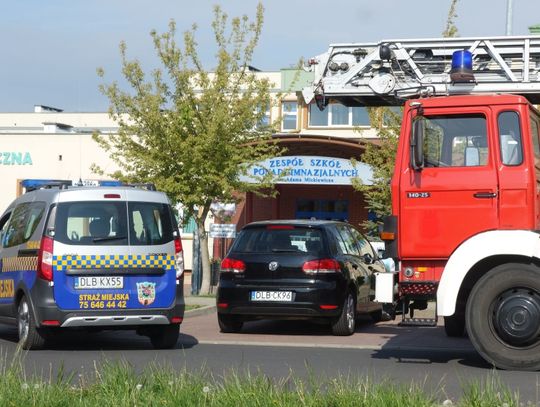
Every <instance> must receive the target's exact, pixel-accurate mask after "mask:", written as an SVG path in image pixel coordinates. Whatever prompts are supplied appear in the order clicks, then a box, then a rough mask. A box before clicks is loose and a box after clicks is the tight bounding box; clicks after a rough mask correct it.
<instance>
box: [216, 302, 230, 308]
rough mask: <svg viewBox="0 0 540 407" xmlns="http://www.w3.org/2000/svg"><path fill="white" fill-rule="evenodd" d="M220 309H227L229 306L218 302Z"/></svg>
mask: <svg viewBox="0 0 540 407" xmlns="http://www.w3.org/2000/svg"><path fill="white" fill-rule="evenodd" d="M217 306H218V308H227V307H228V306H229V304H228V303H226V302H218V305H217Z"/></svg>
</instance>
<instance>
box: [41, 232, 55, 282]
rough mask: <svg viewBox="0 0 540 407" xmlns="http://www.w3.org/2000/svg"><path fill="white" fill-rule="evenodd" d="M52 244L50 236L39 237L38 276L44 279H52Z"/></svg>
mask: <svg viewBox="0 0 540 407" xmlns="http://www.w3.org/2000/svg"><path fill="white" fill-rule="evenodd" d="M53 246H54V240H53V238H52V237H48V236H43V238H42V239H41V245H40V246H39V252H38V270H37V274H38V277H40V278H42V279H43V280H46V281H52V279H53V269H52V259H53Z"/></svg>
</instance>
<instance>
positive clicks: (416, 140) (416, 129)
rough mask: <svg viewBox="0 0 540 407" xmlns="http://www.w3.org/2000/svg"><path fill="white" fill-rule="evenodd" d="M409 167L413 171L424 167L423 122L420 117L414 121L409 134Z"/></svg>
mask: <svg viewBox="0 0 540 407" xmlns="http://www.w3.org/2000/svg"><path fill="white" fill-rule="evenodd" d="M410 144H411V167H412V168H413V170H415V171H420V170H422V168H424V123H423V120H422V119H421V118H419V119H417V120H415V121H414V124H413V133H412V136H411V143H410Z"/></svg>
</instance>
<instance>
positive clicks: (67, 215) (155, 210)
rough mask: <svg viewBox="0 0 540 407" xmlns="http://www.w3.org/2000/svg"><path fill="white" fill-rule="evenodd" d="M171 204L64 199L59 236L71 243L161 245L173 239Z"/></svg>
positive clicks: (57, 223)
mask: <svg viewBox="0 0 540 407" xmlns="http://www.w3.org/2000/svg"><path fill="white" fill-rule="evenodd" d="M170 213H171V212H170V208H169V206H168V205H166V204H161V203H154V202H122V201H114V202H103V201H94V202H92V201H85V202H64V203H61V204H59V205H58V208H57V211H56V221H55V240H56V241H59V242H61V243H65V244H70V245H106V246H110V245H113V246H120V245H127V244H128V243H129V244H130V245H133V246H146V245H160V244H164V243H168V242H170V241H172V240H173V226H172V223H171V215H170Z"/></svg>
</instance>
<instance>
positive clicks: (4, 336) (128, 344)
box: [0, 326, 199, 351]
mask: <svg viewBox="0 0 540 407" xmlns="http://www.w3.org/2000/svg"><path fill="white" fill-rule="evenodd" d="M0 341H4V342H8V343H10V344H12V345H13V346H14V347H15V346H16V345H17V341H18V335H17V329H16V328H15V327H10V326H3V327H1V328H0ZM198 343H199V341H198V340H197V338H195V337H194V336H191V335H188V334H184V333H182V332H180V337H179V339H178V342H177V344H176V348H175V349H190V348H193V347H195V346H197V345H198ZM44 349H45V350H56V351H74V350H80V351H86V350H88V351H94V350H149V349H154V348H153V347H152V344H151V343H150V339H148V338H147V337H146V336H140V335H137V334H136V333H135V332H134V331H100V332H89V331H84V330H65V331H63V332H62V333H61V334H59V335H57V336H56V337H55V338H54V339H53V340H49V341H47V343H46V345H45V348H44Z"/></svg>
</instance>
